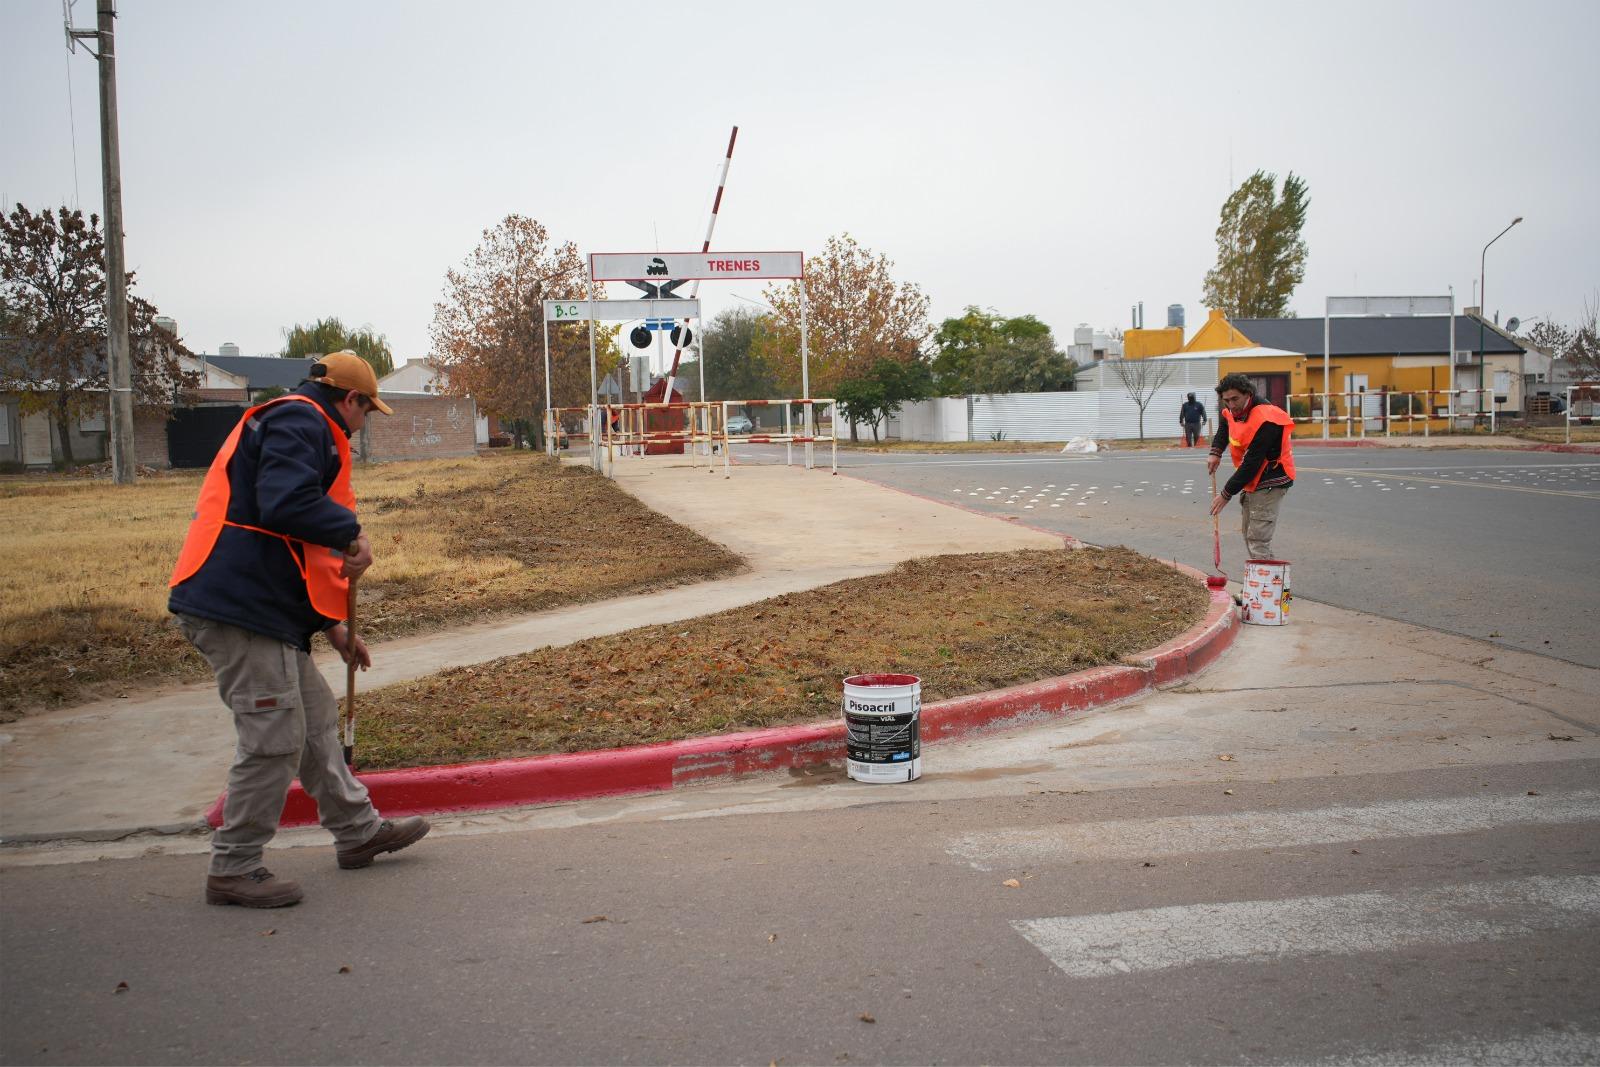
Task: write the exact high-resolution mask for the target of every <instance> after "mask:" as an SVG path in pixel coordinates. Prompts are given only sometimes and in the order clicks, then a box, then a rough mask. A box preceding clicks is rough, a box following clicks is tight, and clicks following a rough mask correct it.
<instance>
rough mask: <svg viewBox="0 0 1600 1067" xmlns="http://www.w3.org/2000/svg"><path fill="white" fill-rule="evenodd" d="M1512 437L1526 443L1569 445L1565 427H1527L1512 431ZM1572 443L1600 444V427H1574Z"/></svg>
mask: <svg viewBox="0 0 1600 1067" xmlns="http://www.w3.org/2000/svg"><path fill="white" fill-rule="evenodd" d="M1511 436H1512V437H1519V438H1521V439H1522V440H1524V441H1538V442H1540V443H1542V444H1551V445H1561V444H1566V443H1567V428H1566V427H1565V426H1525V427H1523V428H1521V429H1518V430H1512V431H1511ZM1571 443H1572V444H1575V445H1593V444H1600V426H1581V425H1580V426H1574V427H1572V442H1571Z"/></svg>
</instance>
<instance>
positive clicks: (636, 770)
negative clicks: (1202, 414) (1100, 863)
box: [207, 566, 1240, 826]
mask: <svg viewBox="0 0 1600 1067" xmlns="http://www.w3.org/2000/svg"><path fill="white" fill-rule="evenodd" d="M1176 569H1177V570H1178V571H1180V572H1181V573H1182V574H1183V575H1184V576H1185V577H1186V578H1187V579H1188V580H1190V581H1192V582H1195V583H1196V585H1197V586H1198V587H1199V588H1200V592H1201V595H1202V597H1203V598H1205V599H1206V610H1205V613H1204V615H1203V617H1201V618H1200V620H1199V621H1198V622H1195V623H1194V624H1193V625H1191V626H1189V627H1188V628H1187V629H1185V630H1184V631H1183V632H1182V633H1181V634H1179V635H1177V636H1176V637H1174V638H1173V639H1172V640H1170V641H1167V642H1164V643H1163V644H1161V645H1159V646H1157V647H1155V648H1150V649H1145V650H1142V651H1140V652H1139V653H1137V654H1135V655H1132V656H1128V657H1125V658H1126V660H1127V661H1128V662H1127V663H1125V664H1118V665H1111V666H1103V667H1092V668H1089V669H1087V670H1082V671H1076V672H1073V673H1071V674H1068V675H1064V676H1061V677H1055V678H1046V679H1043V680H1041V681H1035V682H1030V683H1026V684H1023V685H1016V686H1009V687H1006V688H1003V689H999V690H994V691H989V692H983V693H972V694H968V695H966V696H963V697H957V698H954V699H951V700H946V701H939V702H934V703H931V704H925V705H924V707H923V711H922V736H923V739H924V740H925V741H926V742H930V743H931V742H937V741H942V740H951V739H955V738H960V737H968V736H973V735H976V734H980V733H988V732H992V731H997V730H1005V729H1012V728H1015V727H1019V726H1025V725H1028V724H1030V723H1035V722H1042V721H1046V720H1049V719H1060V718H1063V717H1070V716H1072V715H1076V714H1083V713H1085V712H1088V711H1091V710H1094V709H1097V708H1100V707H1104V706H1106V705H1109V704H1112V703H1116V702H1117V701H1120V700H1124V699H1127V698H1129V697H1132V696H1135V695H1137V694H1139V693H1141V692H1144V691H1146V690H1148V689H1151V688H1153V687H1155V686H1157V685H1165V684H1170V683H1171V682H1175V681H1178V680H1180V679H1183V678H1187V677H1189V676H1190V675H1192V674H1194V673H1196V672H1198V671H1200V670H1203V669H1204V668H1205V667H1207V666H1209V665H1210V664H1211V663H1212V662H1213V661H1215V660H1216V659H1217V657H1219V656H1220V655H1222V653H1223V652H1225V651H1226V650H1227V649H1228V647H1229V646H1231V645H1232V643H1233V641H1234V639H1235V638H1236V637H1237V636H1238V633H1239V625H1240V624H1239V620H1238V614H1237V612H1236V611H1235V610H1234V607H1233V604H1232V601H1231V600H1230V598H1229V597H1228V595H1227V594H1226V593H1223V592H1215V593H1210V594H1207V593H1206V592H1205V590H1204V581H1203V579H1204V576H1203V575H1201V574H1199V572H1196V571H1193V570H1191V569H1189V568H1186V567H1181V566H1179V567H1178V568H1176ZM843 758H844V727H843V724H842V723H841V722H839V721H838V716H837V713H835V715H834V716H833V718H832V720H831V721H828V722H813V723H805V724H800V725H794V726H784V727H776V728H772V729H765V730H750V731H741V732H737V733H732V734H722V735H718V736H711V737H698V738H691V739H687V740H681V741H669V742H662V743H658V744H650V745H635V746H630V747H625V748H616V749H608V750H601V751H595V752H575V753H563V754H555V755H546V756H535V757H530V758H525V759H503V760H493V761H487V762H482V763H468V764H457V765H451V766H442V767H413V768H405V769H398V770H379V771H372V772H363V773H361V775H360V778H361V780H362V782H363V783H364V784H365V785H366V786H367V788H368V790H369V791H370V792H371V795H372V798H373V802H374V803H375V804H377V805H378V807H379V808H380V809H381V810H383V811H384V812H385V813H386V814H390V815H412V814H426V813H430V812H451V811H484V810H492V809H496V808H508V807H516V806H521V805H528V804H541V803H555V802H560V801H570V800H580V799H585V798H592V797H601V796H614V795H622V794H627V793H640V792H658V791H663V790H668V789H673V788H676V787H679V786H684V785H689V784H693V783H697V782H705V781H710V780H715V779H719V778H726V777H734V776H738V775H743V774H751V773H759V772H765V771H775V770H782V769H785V768H797V767H805V766H810V765H815V764H819V763H826V762H829V761H838V760H841V759H843ZM224 799H225V797H223V798H218V800H217V802H216V804H215V805H214V806H213V808H212V809H211V811H210V812H209V813H208V815H207V820H208V821H209V823H210V824H211V825H212V826H216V825H218V822H219V820H220V818H221V813H222V804H223V800H224ZM316 821H317V809H316V805H315V803H313V802H312V800H311V798H310V797H309V796H307V795H306V794H305V793H304V792H303V791H302V790H301V788H300V786H299V783H298V782H297V783H296V784H295V786H294V788H293V789H292V790H291V791H290V795H289V800H288V803H287V804H286V805H285V807H284V814H283V825H285V826H310V825H315V824H316Z"/></svg>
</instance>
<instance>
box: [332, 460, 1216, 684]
mask: <svg viewBox="0 0 1600 1067" xmlns="http://www.w3.org/2000/svg"><path fill="white" fill-rule="evenodd" d="M1211 499H1212V501H1213V502H1215V501H1216V499H1217V472H1216V471H1212V472H1211ZM1211 569H1212V570H1214V571H1216V572H1217V573H1216V574H1208V575H1206V588H1207V589H1226V588H1228V576H1227V575H1226V574H1223V573H1222V516H1220V515H1217V514H1215V513H1213V514H1212V516H1211ZM352 684H353V683H352Z"/></svg>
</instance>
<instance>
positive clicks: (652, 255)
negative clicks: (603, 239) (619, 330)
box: [589, 252, 805, 282]
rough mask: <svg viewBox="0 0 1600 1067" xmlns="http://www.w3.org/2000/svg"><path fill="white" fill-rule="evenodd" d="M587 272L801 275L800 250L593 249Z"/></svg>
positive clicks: (667, 277)
mask: <svg viewBox="0 0 1600 1067" xmlns="http://www.w3.org/2000/svg"><path fill="white" fill-rule="evenodd" d="M589 275H590V277H592V278H593V279H594V280H595V281H597V282H674V281H689V280H693V279H703V280H710V279H713V278H727V279H746V278H801V277H804V276H805V255H804V254H803V253H801V252H596V253H594V254H592V255H591V256H590V257H589Z"/></svg>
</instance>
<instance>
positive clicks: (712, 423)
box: [595, 401, 727, 472]
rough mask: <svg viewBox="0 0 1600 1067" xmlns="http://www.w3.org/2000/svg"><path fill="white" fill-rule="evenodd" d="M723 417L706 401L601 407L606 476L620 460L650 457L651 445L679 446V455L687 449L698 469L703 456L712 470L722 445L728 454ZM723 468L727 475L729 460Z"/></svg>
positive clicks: (716, 407) (599, 411)
mask: <svg viewBox="0 0 1600 1067" xmlns="http://www.w3.org/2000/svg"><path fill="white" fill-rule="evenodd" d="M720 414H721V410H720V408H719V407H718V406H717V405H716V404H715V403H707V402H703V401H688V402H685V401H679V402H676V403H671V404H668V403H642V404H602V405H600V407H599V410H598V414H597V418H596V420H595V425H597V426H598V427H599V430H600V438H599V440H600V444H601V446H602V447H603V448H604V449H605V451H606V470H607V472H610V471H611V470H612V469H613V468H614V466H615V463H616V460H617V458H618V457H619V456H620V457H623V458H627V457H630V456H644V455H648V454H649V449H650V446H651V445H666V446H668V447H669V449H671V448H672V446H678V447H677V449H676V450H677V451H682V450H684V446H687V451H688V452H689V453H690V455H692V456H693V457H694V462H695V464H696V465H697V466H698V465H699V462H700V457H701V456H702V455H704V456H706V457H707V467H708V468H709V467H710V466H711V462H712V461H711V459H710V457H711V456H712V455H713V453H714V452H715V449H716V446H717V445H718V444H719V443H722V444H723V445H724V452H726V440H727V432H726V430H725V428H723V427H721V426H719V420H718V416H719V415H720ZM701 446H704V451H703V452H702V451H701ZM723 467H724V471H725V472H726V468H727V461H726V459H724V461H723Z"/></svg>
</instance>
